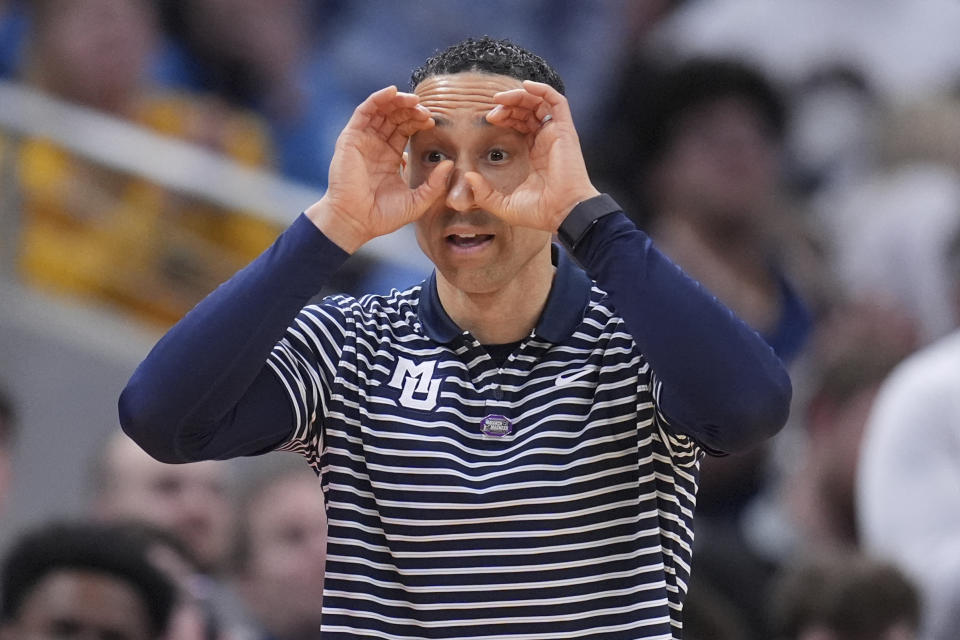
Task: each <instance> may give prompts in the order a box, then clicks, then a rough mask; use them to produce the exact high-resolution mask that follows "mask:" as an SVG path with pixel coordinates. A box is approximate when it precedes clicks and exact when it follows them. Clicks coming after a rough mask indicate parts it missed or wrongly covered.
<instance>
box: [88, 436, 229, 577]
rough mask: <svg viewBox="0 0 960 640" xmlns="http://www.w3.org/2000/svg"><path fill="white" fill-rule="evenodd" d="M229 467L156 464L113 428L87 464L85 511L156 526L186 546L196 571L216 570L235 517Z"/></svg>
mask: <svg viewBox="0 0 960 640" xmlns="http://www.w3.org/2000/svg"><path fill="white" fill-rule="evenodd" d="M231 471H232V470H231V469H230V463H227V462H201V463H197V464H190V465H179V466H173V465H169V464H162V463H160V462H157V461H156V460H154V459H152V458H151V457H150V456H148V455H147V454H146V453H145V452H144V451H143V450H142V449H141V448H140V447H138V446H137V445H136V443H134V442H133V441H132V440H130V438H128V437H127V436H126V435H124V434H123V433H122V432H121V431H119V430H118V431H117V432H116V433H114V434H111V436H110V437H109V439H108V440H107V442H106V444H105V445H104V447H103V449H102V451H101V452H100V454H99V456H98V457H97V459H96V463H95V466H94V468H93V482H92V484H93V486H92V489H93V496H92V501H91V505H90V508H91V514H92V515H93V516H94V517H95V518H97V519H99V520H105V521H125V520H138V521H143V522H149V523H151V524H154V525H156V526H158V527H162V528H163V529H165V530H167V531H170V532H171V533H172V534H173V535H175V536H177V537H178V538H179V539H180V540H181V541H182V542H183V543H184V544H185V545H186V546H187V548H188V549H189V551H190V553H191V554H192V555H193V556H194V557H195V558H196V561H197V564H198V565H199V566H200V569H201V570H203V571H204V572H206V573H212V574H216V573H219V572H220V571H221V570H222V569H223V568H224V565H225V563H226V561H227V556H228V554H229V552H230V543H231V540H232V537H233V527H234V523H235V519H236V513H235V510H236V505H235V504H234V500H233V496H231V494H230V485H231Z"/></svg>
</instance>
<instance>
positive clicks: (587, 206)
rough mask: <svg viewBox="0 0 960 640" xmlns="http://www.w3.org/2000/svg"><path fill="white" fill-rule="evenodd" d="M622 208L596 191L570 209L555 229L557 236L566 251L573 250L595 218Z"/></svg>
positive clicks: (608, 197) (590, 227) (591, 226)
mask: <svg viewBox="0 0 960 640" xmlns="http://www.w3.org/2000/svg"><path fill="white" fill-rule="evenodd" d="M622 210H623V208H622V207H621V206H620V205H619V204H617V201H616V200H614V199H613V198H611V197H610V196H608V195H607V194H605V193H604V194H601V193H599V192H597V195H595V196H592V197H588V198H586V199H584V200H581V201H580V202H579V203H577V204H576V205H575V206H574V207H573V208H572V209H571V210H570V212H569V213H568V214H567V216H566V217H565V218H564V220H563V222H562V223H561V224H560V228H559V229H557V237H558V238H559V239H560V242H561V243H562V244H563V246H565V247H566V248H567V250H568V251H573V250H574V249H575V248H576V247H577V245H578V244H580V241H581V240H583V239H584V238H585V237H586V235H587V233H589V231H590V229H592V228H593V225H594V224H596V222H597V220H599V219H600V218H602V217H604V216H607V215H610V214H611V213H615V212H617V211H622Z"/></svg>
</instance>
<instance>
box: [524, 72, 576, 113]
mask: <svg viewBox="0 0 960 640" xmlns="http://www.w3.org/2000/svg"><path fill="white" fill-rule="evenodd" d="M523 88H524V89H526V90H527V91H528V92H530V93H531V94H533V95H535V96H539V97H540V98H542V99H543V101H544V102H545V103H546V105H547V106H548V107H549V112H550V114H551V115H552V116H553V118H554V120H568V121H571V122H572V121H573V117H572V115H571V113H570V103H569V102H567V99H566V98H565V97H564V96H563V94H561V93H560V92H559V91H557V90H556V89H554V88H553V87H551V86H550V85H548V84H544V83H542V82H534V81H533V80H524V81H523ZM543 115H546V114H543ZM541 119H543V117H542V116H541Z"/></svg>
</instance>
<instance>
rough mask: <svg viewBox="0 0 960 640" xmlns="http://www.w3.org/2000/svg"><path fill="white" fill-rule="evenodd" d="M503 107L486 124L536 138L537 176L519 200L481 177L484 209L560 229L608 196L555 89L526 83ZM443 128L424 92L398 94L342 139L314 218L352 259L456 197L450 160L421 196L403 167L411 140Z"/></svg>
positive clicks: (391, 91) (373, 101)
mask: <svg viewBox="0 0 960 640" xmlns="http://www.w3.org/2000/svg"><path fill="white" fill-rule="evenodd" d="M493 101H494V102H495V103H496V106H495V107H493V108H492V109H491V110H490V111H489V112H488V113H487V114H486V120H487V121H488V122H490V123H491V124H493V125H496V126H500V127H507V128H511V129H514V130H516V131H518V132H520V133H522V134H524V135H526V136H528V137H529V140H530V171H529V175H527V176H526V178H525V179H524V180H523V181H522V182H521V183H520V185H519V186H518V187H516V188H515V189H514V190H513V191H512V192H511V193H509V194H505V193H500V192H499V191H497V190H495V189H494V188H493V187H491V186H490V184H489V183H488V182H487V180H486V179H485V178H484V177H483V176H482V175H481V174H479V173H477V172H475V171H470V172H468V173H466V174H465V175H464V179H465V180H466V181H467V182H468V183H469V185H470V187H471V189H472V190H473V195H474V199H475V202H476V204H477V206H478V207H480V208H483V209H485V210H487V211H489V212H490V213H492V214H494V215H496V216H498V217H500V218H501V219H503V220H504V221H505V222H507V223H508V224H512V225H521V226H528V227H533V228H538V229H544V230H549V231H555V230H556V229H557V227H559V225H560V223H561V222H562V221H563V219H564V218H565V217H566V215H567V214H568V213H569V212H570V210H571V209H572V208H573V207H574V206H576V204H577V203H578V202H581V201H583V200H585V199H587V198H590V197H592V196H594V195H598V193H599V192H598V191H597V190H596V189H595V188H594V187H593V185H592V183H591V182H590V179H589V176H588V175H587V170H586V166H585V164H584V161H583V154H582V152H581V150H580V141H579V138H578V136H577V132H576V129H575V128H574V125H573V119H572V117H571V115H570V109H569V106H568V103H567V100H566V98H565V97H563V96H562V95H561V94H560V93H559V92H557V91H556V90H555V89H553V88H552V87H550V86H549V85H546V84H542V83H538V82H532V81H524V82H523V86H522V87H520V88H517V89H512V90H510V91H503V92H500V93H497V94H495V95H494V96H493ZM435 125H436V123H435V121H434V119H433V117H432V116H431V113H430V112H429V111H428V110H427V109H426V108H425V107H424V106H423V105H421V104H420V100H419V97H418V96H417V95H415V94H412V93H403V92H400V91H398V90H397V88H396V87H386V88H384V89H381V90H379V91H377V92H375V93H373V94H371V95H370V97H368V98H367V99H366V100H364V101H363V102H362V103H361V104H360V105H359V106H358V107H357V108H356V109H355V110H354V113H353V115H352V117H351V118H350V121H349V122H348V123H347V125H346V127H345V128H344V130H343V132H342V133H341V134H340V137H339V138H338V140H337V144H336V149H335V152H334V158H333V161H332V162H331V165H330V175H329V182H328V183H329V188H328V190H327V193H326V194H325V195H324V197H323V199H321V201H320V202H318V203H317V204H316V205H314V206H313V207H311V208H310V209H309V210H308V211H307V215H308V216H309V217H310V218H311V219H312V220H313V221H314V223H315V224H317V226H318V227H320V228H321V229H322V230H323V231H324V232H325V233H327V235H328V237H330V238H331V239H332V240H333V241H334V242H336V243H337V244H338V245H340V246H341V247H342V248H344V249H345V250H347V251H351V252H352V251H354V250H356V249H357V248H359V247H360V246H361V245H362V244H364V243H365V242H367V241H368V240H371V239H372V238H374V237H377V236H380V235H385V234H387V233H390V232H392V231H394V230H396V229H399V228H400V227H402V226H404V225H405V224H407V223H409V222H412V221H414V220H416V219H417V218H419V217H420V216H422V215H423V214H424V213H425V212H426V211H427V209H429V207H430V206H431V205H432V204H433V203H434V202H436V200H437V199H438V198H440V197H442V196H443V195H444V194H445V193H446V190H447V189H448V182H449V177H450V174H451V172H452V170H453V167H454V163H453V161H451V160H446V161H444V162H441V163H440V164H438V165H437V166H436V167H434V168H433V170H432V171H431V172H430V174H429V176H428V178H427V180H426V181H425V182H424V183H423V184H421V185H419V186H417V187H415V188H411V187H410V186H408V185H407V184H406V182H405V181H404V179H403V177H402V176H401V173H400V171H399V169H400V167H401V163H402V158H403V151H404V149H405V147H406V145H407V141H408V140H409V138H410V136H412V135H414V134H416V133H417V132H420V131H425V130H428V129H430V128H432V127H434V126H435ZM548 125H549V126H548Z"/></svg>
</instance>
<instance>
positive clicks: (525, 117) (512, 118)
mask: <svg viewBox="0 0 960 640" xmlns="http://www.w3.org/2000/svg"><path fill="white" fill-rule="evenodd" d="M487 122H489V123H490V124H493V125H497V126H500V127H509V128H511V129H516V130H517V131H519V132H521V133H531V132H533V131H536V130H537V129H538V128H539V127H540V118H538V117H537V116H536V113H535V112H533V111H530V110H528V109H524V108H520V107H500V106H498V107H495V108H494V109H492V110H491V111H490V112H489V113H488V114H487Z"/></svg>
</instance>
